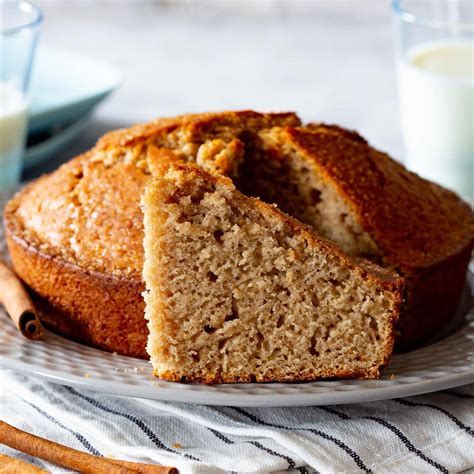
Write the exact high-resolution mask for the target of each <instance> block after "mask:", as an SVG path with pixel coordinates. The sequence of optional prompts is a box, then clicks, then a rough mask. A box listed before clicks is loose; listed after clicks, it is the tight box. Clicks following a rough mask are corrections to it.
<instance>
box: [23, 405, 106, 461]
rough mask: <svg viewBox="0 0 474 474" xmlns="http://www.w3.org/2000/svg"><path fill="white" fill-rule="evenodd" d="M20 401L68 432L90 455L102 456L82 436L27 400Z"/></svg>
mask: <svg viewBox="0 0 474 474" xmlns="http://www.w3.org/2000/svg"><path fill="white" fill-rule="evenodd" d="M22 400H23V401H24V402H25V403H26V404H27V405H29V406H30V407H32V408H34V409H35V410H36V411H37V412H38V413H40V414H41V415H43V416H44V417H45V418H46V419H48V420H49V421H51V422H52V423H54V424H55V425H58V426H59V427H61V428H62V429H63V430H66V431H68V432H69V433H71V434H72V435H73V436H74V437H75V438H76V439H77V440H78V441H79V442H80V443H81V444H82V445H83V446H84V447H85V448H86V449H87V450H88V451H89V452H90V453H92V454H93V455H94V456H102V454H101V453H100V452H99V451H98V450H97V449H96V448H94V446H92V444H91V443H90V442H89V441H88V440H87V439H86V438H85V437H84V436H83V435H81V434H80V433H78V432H77V431H74V430H71V429H70V428H68V427H67V426H65V425H63V424H62V423H61V422H60V421H58V420H56V418H54V417H53V416H51V415H50V414H49V413H46V412H45V411H44V410H42V409H41V408H39V407H37V406H36V405H34V404H33V403H31V402H28V401H27V400H24V399H23V398H22Z"/></svg>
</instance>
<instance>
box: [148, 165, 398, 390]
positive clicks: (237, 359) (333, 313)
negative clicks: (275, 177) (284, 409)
mask: <svg viewBox="0 0 474 474" xmlns="http://www.w3.org/2000/svg"><path fill="white" fill-rule="evenodd" d="M142 206H143V211H144V219H145V220H144V222H145V266H144V278H145V281H146V291H145V293H144V296H145V301H146V316H147V318H148V321H149V330H150V337H149V340H148V352H149V354H150V356H151V361H152V364H153V367H154V372H155V375H157V376H158V377H160V378H163V379H166V380H173V381H188V382H202V383H218V382H250V381H258V382H264V381H297V380H314V379H318V378H328V377H329V378H330V377H362V378H376V377H378V376H379V374H380V368H381V367H382V366H383V365H385V364H386V363H387V361H388V357H389V355H390V354H391V352H392V346H393V324H394V322H395V321H396V319H397V317H398V311H399V306H400V303H401V298H402V279H401V278H399V277H398V276H397V275H396V274H394V273H393V272H391V271H388V270H384V269H381V268H378V267H377V266H376V265H374V264H371V263H367V264H366V265H360V264H359V263H357V262H356V261H354V260H352V259H350V258H349V257H348V256H347V255H346V254H345V253H344V252H342V251H341V250H339V249H338V248H337V247H336V246H334V245H333V244H331V243H330V242H328V241H326V240H324V239H322V238H321V237H318V236H317V235H316V234H315V233H314V232H313V231H312V230H311V229H310V228H309V227H306V226H304V225H302V224H301V223H299V222H298V221H296V220H294V219H292V218H291V217H289V216H286V215H285V214H283V213H281V212H280V211H279V210H278V209H276V208H275V207H273V206H270V205H268V204H265V203H263V202H261V201H259V200H258V199H252V198H248V197H246V196H244V195H243V194H241V193H240V192H239V191H238V190H236V188H235V186H234V185H233V184H232V181H231V180H230V179H228V178H225V177H222V176H218V175H212V174H210V173H207V172H205V171H203V170H200V169H198V168H197V167H195V166H191V165H185V164H182V165H179V164H172V165H170V168H169V170H168V172H167V173H166V174H165V175H164V176H161V177H155V178H154V179H153V180H152V181H150V182H149V183H148V185H147V188H146V191H145V194H144V199H143V204H142ZM374 268H375V269H376V271H373V270H374Z"/></svg>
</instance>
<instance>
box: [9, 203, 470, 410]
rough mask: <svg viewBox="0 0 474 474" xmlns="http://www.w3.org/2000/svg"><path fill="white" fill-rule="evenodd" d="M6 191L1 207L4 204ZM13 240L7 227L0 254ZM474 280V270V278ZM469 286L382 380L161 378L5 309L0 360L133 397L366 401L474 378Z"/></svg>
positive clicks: (236, 402)
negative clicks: (428, 336) (24, 331)
mask: <svg viewBox="0 0 474 474" xmlns="http://www.w3.org/2000/svg"><path fill="white" fill-rule="evenodd" d="M1 207H2V206H1V196H0V209H1ZM2 253H3V256H5V245H4V239H3V235H2V229H1V226H0V258H1V257H2ZM469 280H470V283H471V284H472V280H473V279H472V274H470V275H469ZM471 284H468V285H466V291H465V292H464V296H463V302H462V303H461V307H460V311H459V312H458V314H457V317H456V318H455V324H457V329H455V330H454V331H452V328H451V334H450V335H448V336H445V337H442V336H441V337H442V338H441V339H440V340H438V342H434V343H432V344H430V345H428V346H426V347H424V348H421V349H418V350H416V351H412V352H409V353H406V354H398V355H395V356H394V357H393V358H392V361H391V362H390V364H389V365H388V367H386V368H385V370H384V372H383V377H382V378H381V379H380V380H339V381H319V382H307V383H261V384H256V383H249V384H223V385H210V386H209V385H197V384H180V383H172V382H164V381H161V380H158V379H156V378H154V377H153V375H152V372H151V365H150V363H149V362H146V361H143V360H140V359H133V358H130V357H123V356H118V355H113V354H109V353H107V352H102V351H99V350H97V349H92V348H90V347H86V346H83V345H80V344H77V343H75V342H72V341H69V340H67V339H65V338H63V337H60V336H58V335H55V334H53V333H50V332H47V333H46V337H45V339H44V340H43V341H37V342H33V341H29V340H27V339H25V338H23V337H22V336H21V335H20V334H19V332H18V331H17V330H16V328H15V327H14V325H13V323H12V322H11V321H10V319H9V318H8V316H7V315H6V313H5V312H4V311H3V309H0V340H1V343H0V360H1V362H0V364H1V366H3V367H4V368H8V369H11V370H14V371H17V372H23V373H26V374H30V375H33V376H36V377H40V378H43V379H45V380H48V381H50V382H53V383H59V384H62V385H68V386H72V387H80V388H84V389H88V390H95V391H98V392H106V393H113V394H116V395H123V396H127V397H139V398H149V399H154V400H167V401H174V402H185V403H199V404H206V405H229V406H247V407H249V406H268V407H270V406H303V405H326V404H339V403H358V402H367V401H372V400H381V399H388V398H395V397H402V396H409V395H416V394H420V393H427V392H433V391H436V390H441V389H446V388H451V387H456V386H459V385H464V384H468V383H472V382H474V359H473V356H474V312H473V311H472V308H471V306H472V299H471V289H470V288H471Z"/></svg>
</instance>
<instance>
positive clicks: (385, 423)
mask: <svg viewBox="0 0 474 474" xmlns="http://www.w3.org/2000/svg"><path fill="white" fill-rule="evenodd" d="M317 408H318V409H320V410H324V411H326V412H328V413H332V414H333V415H336V416H338V417H339V418H341V419H343V420H353V419H355V418H352V417H350V416H349V415H346V414H345V413H343V412H342V411H339V410H335V409H334V408H328V407H317ZM356 419H363V420H372V421H375V422H376V423H378V424H379V425H382V426H384V427H385V428H387V429H389V430H390V431H391V432H392V433H394V434H395V435H396V436H397V437H398V439H399V440H400V441H401V442H402V443H403V444H404V445H405V447H406V448H407V449H408V451H410V452H412V453H414V454H416V455H417V456H418V457H419V458H420V459H423V461H425V462H426V463H428V464H430V465H431V466H433V467H435V468H436V469H438V470H439V471H440V472H443V473H445V474H448V473H449V471H448V470H447V469H446V467H444V466H443V465H442V464H439V463H437V462H436V461H434V460H433V459H431V458H429V457H428V456H426V454H424V453H423V452H422V451H420V450H419V449H417V448H415V446H414V445H413V443H412V442H411V441H410V440H409V439H408V438H407V437H406V436H405V435H404V434H403V433H402V432H401V431H400V429H399V428H397V427H396V426H394V425H392V424H391V423H389V422H388V421H386V420H384V419H383V418H379V417H376V416H360V417H356Z"/></svg>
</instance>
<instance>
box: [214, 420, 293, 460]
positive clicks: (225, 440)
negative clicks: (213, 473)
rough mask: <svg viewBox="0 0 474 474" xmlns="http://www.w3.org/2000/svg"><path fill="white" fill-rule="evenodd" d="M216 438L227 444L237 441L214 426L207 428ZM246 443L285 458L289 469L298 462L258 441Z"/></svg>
mask: <svg viewBox="0 0 474 474" xmlns="http://www.w3.org/2000/svg"><path fill="white" fill-rule="evenodd" d="M207 429H208V430H209V431H210V432H211V433H212V434H213V435H214V436H215V437H216V438H218V439H220V440H221V441H223V442H224V443H226V444H236V443H235V441H232V440H231V439H229V438H228V437H227V436H225V435H223V434H222V433H221V432H220V431H217V430H215V429H213V428H207ZM245 442H246V443H249V444H252V445H253V446H255V447H256V448H258V449H260V450H262V451H265V452H267V453H268V454H271V455H273V456H277V457H279V458H281V459H284V460H285V461H286V462H287V463H288V469H293V468H294V467H295V466H296V463H295V461H294V460H293V459H291V458H290V457H289V456H285V455H284V454H280V453H277V452H276V451H274V450H273V449H270V448H266V447H265V446H263V445H262V444H260V443H259V442H258V441H245Z"/></svg>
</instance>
